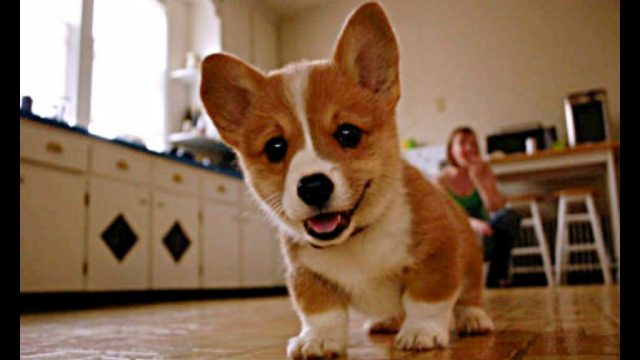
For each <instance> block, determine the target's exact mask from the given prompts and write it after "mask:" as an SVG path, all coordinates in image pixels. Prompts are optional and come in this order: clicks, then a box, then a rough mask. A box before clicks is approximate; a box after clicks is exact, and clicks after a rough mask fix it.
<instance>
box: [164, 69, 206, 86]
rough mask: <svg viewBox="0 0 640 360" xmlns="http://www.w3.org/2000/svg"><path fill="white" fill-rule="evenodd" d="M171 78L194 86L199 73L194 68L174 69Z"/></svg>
mask: <svg viewBox="0 0 640 360" xmlns="http://www.w3.org/2000/svg"><path fill="white" fill-rule="evenodd" d="M171 78H172V79H175V80H180V81H183V82H186V83H188V84H196V83H197V82H198V79H199V78H200V73H199V72H198V69H195V68H185V69H176V70H173V71H171Z"/></svg>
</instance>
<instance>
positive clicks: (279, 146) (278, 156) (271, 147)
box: [264, 136, 287, 163]
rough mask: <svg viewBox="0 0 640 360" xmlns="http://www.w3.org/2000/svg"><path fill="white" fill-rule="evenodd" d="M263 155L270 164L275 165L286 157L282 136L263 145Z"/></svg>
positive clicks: (284, 142) (285, 146)
mask: <svg viewBox="0 0 640 360" xmlns="http://www.w3.org/2000/svg"><path fill="white" fill-rule="evenodd" d="M264 153H265V154H266V155H267V158H268V159H269V161H271V162H272V163H277V162H280V161H282V159H284V156H285V155H287V140H285V139H284V138H283V137H282V136H276V137H274V138H271V139H269V141H267V143H266V144H265V145H264Z"/></svg>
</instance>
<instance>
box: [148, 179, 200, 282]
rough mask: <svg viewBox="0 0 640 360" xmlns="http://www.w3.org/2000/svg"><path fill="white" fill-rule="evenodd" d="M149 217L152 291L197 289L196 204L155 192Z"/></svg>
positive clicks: (175, 196)
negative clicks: (151, 224) (150, 227)
mask: <svg viewBox="0 0 640 360" xmlns="http://www.w3.org/2000/svg"><path fill="white" fill-rule="evenodd" d="M153 198H154V199H153V211H152V213H153V215H152V218H151V219H152V220H151V221H152V222H153V226H152V231H153V238H152V246H151V247H152V254H153V258H152V261H151V263H152V277H151V286H152V287H153V288H154V289H179V288H197V287H198V253H199V247H200V244H199V241H198V240H199V234H198V200H197V199H196V198H190V197H186V196H185V195H174V194H171V193H167V192H161V191H156V192H154V194H153Z"/></svg>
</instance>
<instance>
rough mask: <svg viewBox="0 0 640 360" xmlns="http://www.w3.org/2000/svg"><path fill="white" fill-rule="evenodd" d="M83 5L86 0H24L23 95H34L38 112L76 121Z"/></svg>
mask: <svg viewBox="0 0 640 360" xmlns="http://www.w3.org/2000/svg"><path fill="white" fill-rule="evenodd" d="M81 6H82V0H56V1H50V0H21V1H20V98H22V96H26V95H29V96H31V97H32V98H33V99H34V102H33V108H32V110H33V112H34V113H36V114H38V115H40V116H44V117H57V116H61V117H63V118H69V120H70V123H72V124H75V112H74V109H73V106H72V101H73V98H74V89H75V88H74V75H76V74H75V73H74V70H76V69H75V68H74V67H76V66H75V64H76V63H77V62H76V61H77V57H78V54H79V39H80V18H81Z"/></svg>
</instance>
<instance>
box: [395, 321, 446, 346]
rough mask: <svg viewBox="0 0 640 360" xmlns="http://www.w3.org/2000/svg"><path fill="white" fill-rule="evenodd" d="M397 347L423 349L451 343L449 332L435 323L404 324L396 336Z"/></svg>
mask: <svg viewBox="0 0 640 360" xmlns="http://www.w3.org/2000/svg"><path fill="white" fill-rule="evenodd" d="M395 345H396V348H398V349H401V350H410V351H421V350H429V349H433V348H437V347H446V346H448V345H449V332H448V331H447V329H441V328H439V327H438V326H436V325H435V324H425V325H422V326H415V325H414V326H403V327H402V329H400V332H399V333H398V336H396V342H395Z"/></svg>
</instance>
